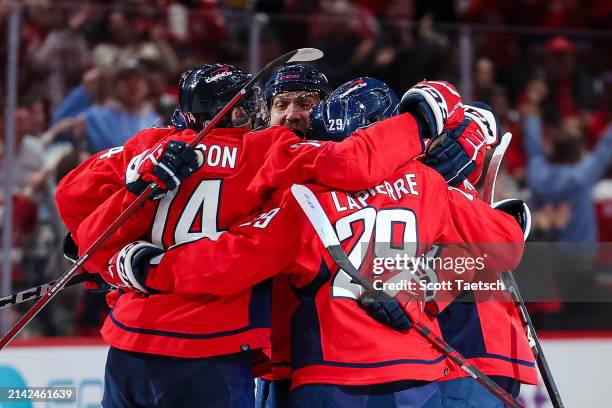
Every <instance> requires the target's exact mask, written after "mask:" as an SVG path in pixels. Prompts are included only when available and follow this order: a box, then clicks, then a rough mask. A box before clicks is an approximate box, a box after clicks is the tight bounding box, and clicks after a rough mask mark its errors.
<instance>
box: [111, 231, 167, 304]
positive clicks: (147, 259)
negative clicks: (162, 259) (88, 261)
mask: <svg viewBox="0 0 612 408" xmlns="http://www.w3.org/2000/svg"><path fill="white" fill-rule="evenodd" d="M163 253H164V251H163V250H162V249H160V248H158V247H156V246H155V245H153V244H151V243H149V242H145V241H136V242H132V243H131V244H128V245H126V246H124V247H123V248H121V250H120V251H119V252H117V253H116V254H115V255H114V256H113V257H112V258H111V260H110V261H109V262H108V271H107V272H108V273H106V274H103V276H102V277H103V278H104V280H105V281H106V282H107V283H109V284H110V285H112V286H115V287H117V288H120V289H124V290H126V289H127V290H134V291H137V292H142V293H146V294H151V293H157V291H156V290H154V289H151V288H149V287H148V286H147V285H146V281H147V275H148V273H149V266H150V265H151V264H152V263H153V264H157V263H158V262H156V260H157V261H159V258H157V257H158V256H159V255H162V254H163Z"/></svg>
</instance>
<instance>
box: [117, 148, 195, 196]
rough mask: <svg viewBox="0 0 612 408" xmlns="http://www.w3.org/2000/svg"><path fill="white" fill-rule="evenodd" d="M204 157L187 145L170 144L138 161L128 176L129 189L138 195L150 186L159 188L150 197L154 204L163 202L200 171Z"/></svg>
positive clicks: (156, 149)
mask: <svg viewBox="0 0 612 408" xmlns="http://www.w3.org/2000/svg"><path fill="white" fill-rule="evenodd" d="M202 163H204V155H203V153H202V151H200V150H198V149H192V148H191V147H189V146H188V145H187V144H186V143H185V142H176V141H172V140H171V141H166V142H162V143H160V144H158V145H157V146H155V147H154V148H152V149H149V150H145V151H144V152H143V153H141V154H139V155H138V156H136V157H134V158H133V159H132V161H131V162H130V164H129V166H128V169H127V171H126V173H125V184H126V186H127V189H128V190H129V191H131V192H132V193H134V194H136V195H138V194H140V193H142V192H143V191H144V190H145V189H146V188H147V186H148V185H149V184H150V183H152V182H153V183H155V184H157V187H156V188H155V189H154V190H153V192H152V193H151V194H150V195H149V197H148V198H149V199H150V200H158V199H160V198H162V197H163V196H164V195H165V194H166V192H167V191H168V190H174V189H175V188H177V187H178V186H179V185H180V184H181V180H184V179H185V178H187V177H188V176H189V175H190V174H192V173H193V172H195V171H196V170H197V169H199V168H200V167H201V166H202Z"/></svg>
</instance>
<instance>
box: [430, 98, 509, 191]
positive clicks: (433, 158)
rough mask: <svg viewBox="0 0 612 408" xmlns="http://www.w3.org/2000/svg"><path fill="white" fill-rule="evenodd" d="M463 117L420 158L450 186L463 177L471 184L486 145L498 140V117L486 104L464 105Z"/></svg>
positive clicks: (476, 177) (480, 168)
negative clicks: (455, 126)
mask: <svg viewBox="0 0 612 408" xmlns="http://www.w3.org/2000/svg"><path fill="white" fill-rule="evenodd" d="M465 117H466V119H465V121H464V122H463V123H462V124H460V125H459V126H458V127H457V128H456V129H454V130H452V131H449V132H448V137H446V138H445V139H444V140H442V142H441V143H440V144H438V145H437V146H435V147H434V148H432V149H430V150H429V151H428V152H427V156H426V158H425V160H424V163H425V164H426V165H428V166H430V167H433V168H434V169H435V170H436V171H437V172H438V173H440V174H441V175H442V176H443V177H444V179H445V180H446V182H447V183H448V184H449V185H451V186H457V185H459V184H461V183H463V181H464V180H467V181H468V182H469V183H470V184H472V185H475V184H476V183H478V180H480V177H481V176H482V171H483V166H484V157H485V153H486V150H487V147H488V146H494V145H495V144H497V142H498V140H499V133H500V129H499V126H498V121H497V120H496V118H495V116H494V115H493V112H491V108H490V107H489V106H488V105H485V104H481V103H478V104H474V105H465Z"/></svg>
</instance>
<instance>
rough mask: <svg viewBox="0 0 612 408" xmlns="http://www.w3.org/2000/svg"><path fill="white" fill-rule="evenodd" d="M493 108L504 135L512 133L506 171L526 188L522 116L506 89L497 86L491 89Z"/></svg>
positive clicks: (507, 153) (505, 159) (506, 157)
mask: <svg viewBox="0 0 612 408" xmlns="http://www.w3.org/2000/svg"><path fill="white" fill-rule="evenodd" d="M491 107H492V108H493V112H495V115H496V116H497V117H498V118H499V120H500V122H501V126H502V133H506V132H510V133H512V143H510V146H508V150H507V151H506V155H505V156H504V164H505V166H506V169H507V171H508V173H510V175H511V176H512V177H513V178H514V179H515V180H516V182H517V183H518V185H519V186H521V187H524V184H525V183H524V181H525V152H524V148H523V140H522V139H523V138H522V131H523V130H522V126H521V121H520V115H519V113H518V111H517V110H516V109H514V107H513V106H512V105H511V104H510V100H509V99H508V95H507V92H506V88H504V87H502V86H499V85H496V86H494V87H493V88H492V89H491Z"/></svg>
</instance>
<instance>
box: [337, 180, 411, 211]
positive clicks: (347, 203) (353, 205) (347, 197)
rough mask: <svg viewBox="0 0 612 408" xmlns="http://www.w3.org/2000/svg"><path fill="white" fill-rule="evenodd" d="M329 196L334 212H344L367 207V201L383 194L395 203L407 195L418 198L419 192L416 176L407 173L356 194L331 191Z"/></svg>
mask: <svg viewBox="0 0 612 408" xmlns="http://www.w3.org/2000/svg"><path fill="white" fill-rule="evenodd" d="M330 194H331V197H332V201H333V202H334V206H335V208H336V211H338V212H344V211H352V210H360V209H361V208H363V207H366V206H367V205H368V200H371V199H372V198H374V197H375V196H376V195H377V194H384V195H386V196H389V197H390V198H391V199H393V200H395V201H399V200H400V199H401V198H402V197H404V196H407V195H414V196H418V195H419V191H418V184H417V181H416V174H414V173H407V174H404V175H403V176H402V177H400V178H398V179H396V180H395V181H393V182H388V181H385V182H383V183H381V184H379V185H377V186H374V187H370V188H368V189H366V190H361V191H358V192H356V193H346V192H338V191H331V192H330Z"/></svg>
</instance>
